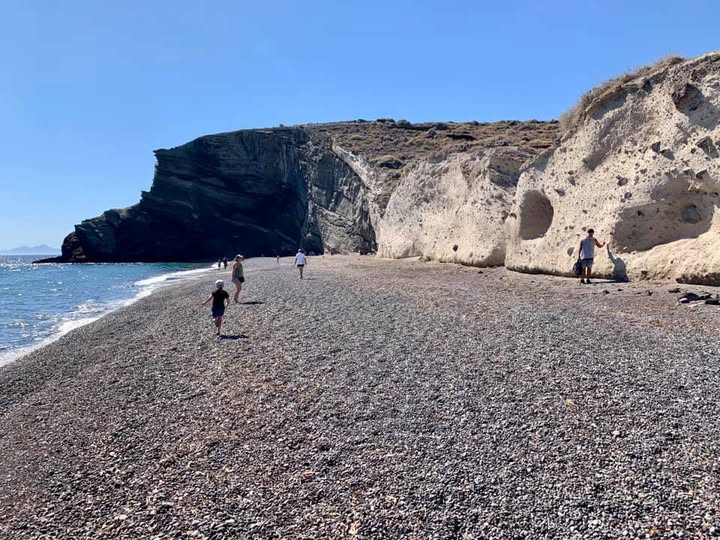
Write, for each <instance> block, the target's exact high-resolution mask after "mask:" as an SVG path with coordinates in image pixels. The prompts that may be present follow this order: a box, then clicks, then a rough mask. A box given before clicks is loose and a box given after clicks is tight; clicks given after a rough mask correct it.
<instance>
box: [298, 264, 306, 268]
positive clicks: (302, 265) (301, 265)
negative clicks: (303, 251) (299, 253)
mask: <svg viewBox="0 0 720 540" xmlns="http://www.w3.org/2000/svg"><path fill="white" fill-rule="evenodd" d="M297 267H298V268H304V267H305V265H304V264H298V265H297Z"/></svg>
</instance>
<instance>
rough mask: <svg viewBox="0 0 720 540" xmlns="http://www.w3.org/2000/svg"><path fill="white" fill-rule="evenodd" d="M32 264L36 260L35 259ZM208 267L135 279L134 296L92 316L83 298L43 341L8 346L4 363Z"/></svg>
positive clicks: (105, 304)
mask: <svg viewBox="0 0 720 540" xmlns="http://www.w3.org/2000/svg"><path fill="white" fill-rule="evenodd" d="M32 264H35V263H34V262H33V263H32ZM208 270H212V268H195V269H190V270H178V271H173V272H166V273H163V274H158V275H157V276H152V277H149V278H144V279H140V280H138V281H136V282H134V283H133V285H132V287H133V290H135V291H136V292H135V294H134V295H133V296H131V297H129V298H122V299H116V300H112V301H107V302H103V303H101V304H100V306H101V309H100V311H99V312H98V313H96V314H93V315H92V316H80V315H81V308H82V307H83V306H84V305H85V304H86V302H83V303H82V304H81V305H80V306H78V307H77V308H75V309H74V310H72V311H68V312H65V313H64V315H63V319H61V321H60V322H58V323H57V324H56V326H55V330H54V331H53V332H52V333H51V334H49V335H48V336H46V337H45V338H43V339H42V340H41V341H38V342H37V343H33V344H30V345H24V346H21V347H17V348H14V349H7V350H5V351H2V352H1V353H0V367H2V366H4V365H7V364H10V363H12V362H15V361H17V360H19V359H21V358H23V357H24V356H27V355H28V354H30V353H32V352H34V351H36V350H39V349H42V348H43V347H46V346H47V345H50V344H51V343H54V342H55V341H57V340H58V339H60V338H61V337H63V336H64V335H66V334H68V333H69V332H72V331H73V330H76V329H78V328H81V327H83V326H86V325H88V324H90V323H93V322H95V321H97V320H99V319H101V318H102V317H105V316H106V315H108V314H109V313H113V312H115V311H117V310H119V309H123V308H125V307H127V306H130V305H132V304H134V303H135V302H137V301H138V300H141V299H142V298H145V297H147V296H149V295H151V294H152V293H153V292H154V291H156V290H158V289H160V288H162V287H166V286H168V285H171V284H173V282H176V281H177V282H180V281H183V280H186V279H193V277H194V276H196V275H198V276H199V275H201V274H203V273H205V272H207V271H208ZM75 315H77V317H74V316H75Z"/></svg>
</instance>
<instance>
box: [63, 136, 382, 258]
mask: <svg viewBox="0 0 720 540" xmlns="http://www.w3.org/2000/svg"><path fill="white" fill-rule="evenodd" d="M330 145H331V143H330V140H329V139H328V138H327V137H324V136H321V135H313V134H311V133H310V132H308V131H307V130H303V129H292V128H291V129H275V130H255V131H238V132H233V133H223V134H218V135H210V136H206V137H200V138H199V139H195V140H194V141H192V142H189V143H187V144H184V145H182V146H179V147H177V148H173V149H172V150H157V151H156V152H155V156H156V157H157V165H156V167H155V177H154V180H153V184H152V188H151V189H150V191H148V192H143V193H142V198H141V200H140V202H139V203H138V204H136V205H134V206H131V207H130V208H126V209H122V210H108V211H107V212H105V213H103V214H102V215H101V216H99V217H97V218H94V219H88V220H85V221H83V222H82V223H81V224H80V225H77V226H76V227H75V232H74V233H72V234H70V235H69V236H68V237H67V238H66V239H65V241H64V243H63V248H62V251H63V258H65V259H67V260H72V261H76V262H80V261H183V260H197V259H208V258H214V257H218V256H220V255H224V254H225V255H232V254H234V253H236V252H237V253H243V254H247V255H259V254H261V253H265V254H268V255H270V254H274V253H289V252H291V251H293V250H295V249H297V247H298V246H300V245H302V246H303V247H304V248H305V249H306V250H308V251H314V252H322V251H323V250H328V251H331V252H334V251H338V252H347V251H361V252H369V251H372V250H374V247H375V244H374V243H375V238H374V233H373V229H372V227H371V226H370V223H369V218H368V209H367V202H366V200H367V198H366V197H365V196H364V194H363V189H364V187H363V184H362V182H361V181H360V179H359V178H358V177H357V175H356V174H355V173H354V172H353V171H352V170H351V169H350V167H348V166H347V165H346V164H345V163H343V162H342V161H340V160H339V159H338V158H337V157H336V156H335V155H334V154H333V153H332V151H331V149H330Z"/></svg>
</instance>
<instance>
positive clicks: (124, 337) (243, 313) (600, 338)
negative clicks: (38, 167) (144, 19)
mask: <svg viewBox="0 0 720 540" xmlns="http://www.w3.org/2000/svg"><path fill="white" fill-rule="evenodd" d="M220 275H224V273H215V272H209V273H208V274H207V276H203V277H201V278H198V279H195V280H192V281H188V282H184V283H178V284H175V285H172V286H169V287H166V288H164V289H161V290H159V291H158V292H156V293H154V294H153V295H151V296H150V297H148V298H145V299H142V300H140V301H139V302H137V303H135V304H133V305H131V306H129V307H127V308H125V309H122V310H120V311H117V312H115V313H112V314H110V315H107V316H106V317H104V318H102V319H100V320H99V321H96V322H95V323H92V324H90V325H88V326H86V327H83V328H81V329H79V330H76V331H73V332H71V333H70V334H68V335H66V336H65V337H63V338H61V339H60V340H59V341H57V342H55V343H54V344H51V345H49V346H47V347H44V348H43V349H40V350H38V351H36V352H34V353H32V354H30V355H29V356H27V357H25V358H23V359H21V360H19V361H17V362H15V363H13V364H10V365H8V366H5V367H3V368H1V369H0V537H2V538H13V539H18V538H37V539H41V538H42V539H49V538H93V539H102V538H156V539H165V538H206V539H229V538H293V539H310V538H378V539H379V538H423V539H424V538H458V539H471V538H509V539H515V538H578V539H579V538H608V539H614V538H656V537H657V538H710V537H716V536H720V405H719V403H720V399H719V398H720V364H719V362H718V358H720V354H719V353H720V338H719V337H718V330H717V329H718V320H719V319H720V308H718V307H717V306H711V305H704V304H690V305H682V304H678V303H677V298H678V297H679V296H680V292H673V293H670V294H667V293H663V294H652V295H651V294H648V291H655V292H662V291H663V290H670V287H669V286H660V285H655V286H651V285H644V284H607V283H602V284H597V285H588V286H580V285H578V284H577V283H576V282H575V281H574V280H566V279H561V278H552V277H541V276H531V275H521V274H515V273H511V272H508V271H506V270H505V269H502V268H496V269H484V270H483V271H482V273H478V270H477V269H474V268H466V267H460V266H456V265H450V264H448V265H440V264H436V263H421V262H416V261H384V260H379V259H375V258H371V257H338V256H333V257H330V256H326V257H322V258H320V257H316V258H312V259H311V260H310V261H309V265H308V267H307V272H306V277H307V279H305V280H303V281H301V280H299V279H298V277H297V274H296V272H295V271H294V270H293V269H292V268H291V267H290V265H289V262H288V261H287V260H283V261H282V264H281V265H279V266H278V265H276V263H275V261H274V259H273V260H266V259H257V260H251V261H249V262H248V263H247V265H246V277H247V282H246V284H245V290H244V291H243V294H242V295H241V300H242V302H243V303H241V304H239V305H233V306H231V307H230V309H229V310H228V313H227V324H226V327H225V336H224V337H223V338H216V337H215V336H214V335H213V329H212V326H211V322H210V319H209V317H208V309H207V308H206V307H200V306H199V304H200V302H202V301H203V300H204V299H205V297H207V295H208V294H209V292H210V290H211V288H212V284H213V282H214V280H215V279H216V278H217V277H218V276H220ZM226 281H229V280H226ZM690 290H694V291H696V292H698V291H702V290H703V289H698V288H692V287H684V288H683V290H682V291H681V292H687V291H690Z"/></svg>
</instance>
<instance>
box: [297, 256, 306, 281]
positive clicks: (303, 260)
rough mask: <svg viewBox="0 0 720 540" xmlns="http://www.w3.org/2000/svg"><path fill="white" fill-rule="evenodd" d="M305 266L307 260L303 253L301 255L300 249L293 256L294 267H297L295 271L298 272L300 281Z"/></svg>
mask: <svg viewBox="0 0 720 540" xmlns="http://www.w3.org/2000/svg"><path fill="white" fill-rule="evenodd" d="M306 264H307V258H306V257H305V253H303V250H302V249H298V252H297V255H295V266H297V269H298V270H300V279H302V278H303V269H304V268H305V265H306Z"/></svg>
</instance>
